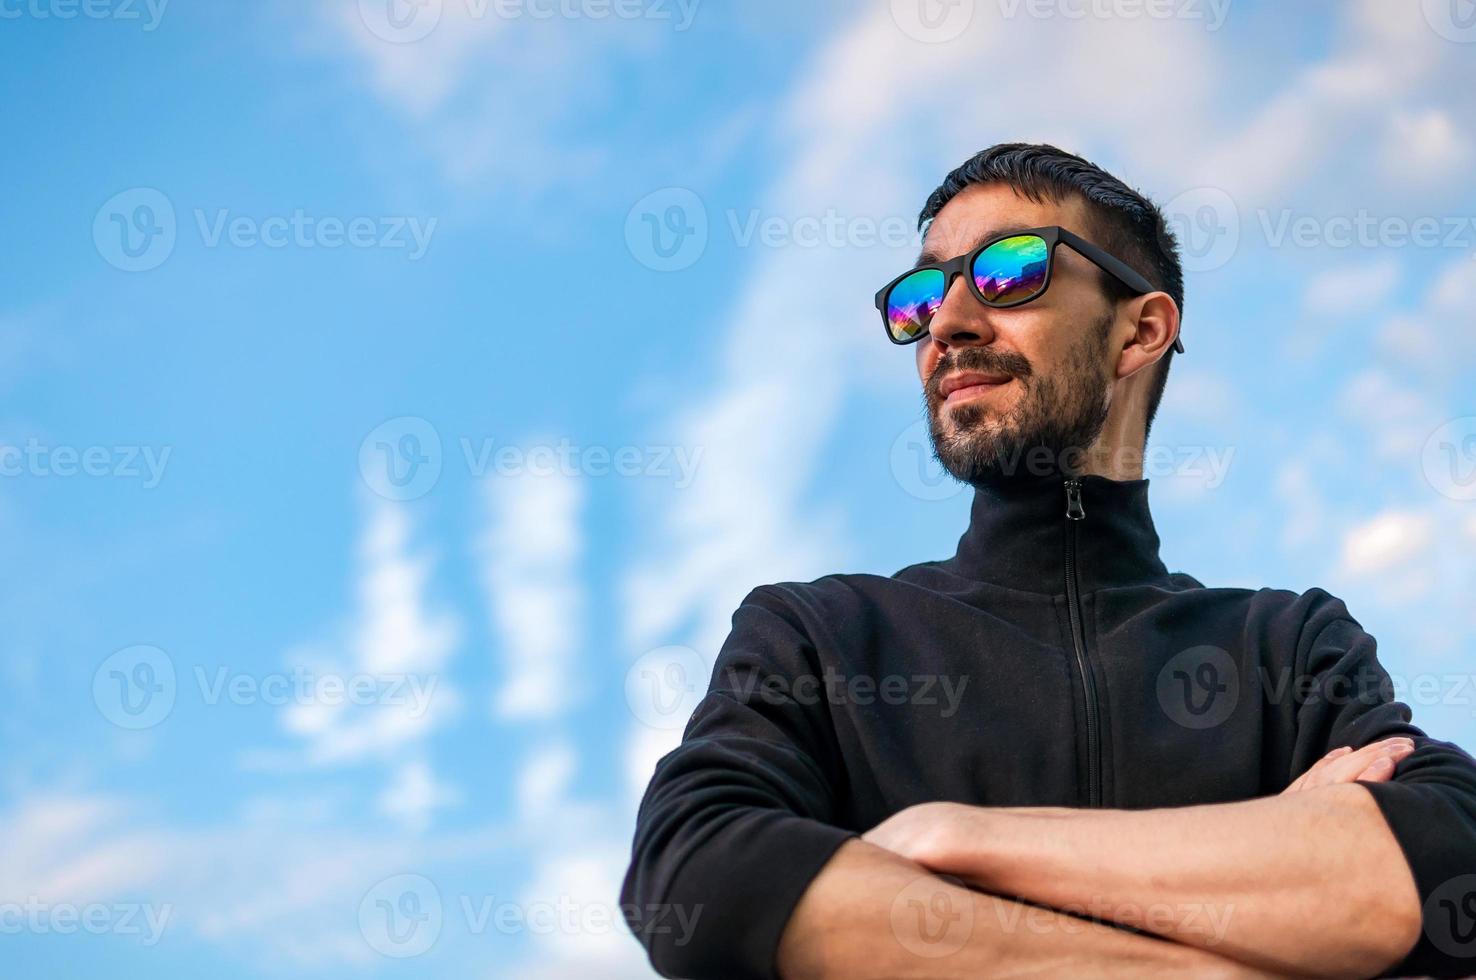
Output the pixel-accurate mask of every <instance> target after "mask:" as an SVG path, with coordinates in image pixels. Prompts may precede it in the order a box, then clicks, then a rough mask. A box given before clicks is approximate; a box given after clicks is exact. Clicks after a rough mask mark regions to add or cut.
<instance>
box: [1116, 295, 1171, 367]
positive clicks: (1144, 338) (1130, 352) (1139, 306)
mask: <svg viewBox="0 0 1476 980" xmlns="http://www.w3.org/2000/svg"><path fill="white" fill-rule="evenodd" d="M1122 312H1123V315H1124V316H1126V318H1127V322H1128V323H1129V324H1130V325H1131V326H1132V327H1133V329H1132V331H1131V332H1130V333H1128V334H1127V336H1126V339H1125V340H1124V341H1123V345H1122V351H1121V353H1120V355H1119V356H1118V358H1117V377H1118V379H1119V380H1121V379H1122V378H1128V377H1131V376H1132V375H1134V374H1137V373H1138V372H1139V371H1141V370H1143V369H1144V368H1146V367H1149V366H1150V365H1153V364H1156V363H1158V360H1159V358H1161V357H1163V355H1164V354H1166V353H1168V352H1169V351H1170V350H1172V349H1173V346H1174V339H1175V338H1176V337H1178V336H1179V308H1178V306H1176V305H1175V304H1174V300H1173V297H1172V296H1170V295H1169V294H1168V293H1165V292H1157V293H1145V294H1144V295H1142V296H1135V297H1133V298H1132V299H1130V300H1127V301H1125V304H1124V309H1123V311H1122Z"/></svg>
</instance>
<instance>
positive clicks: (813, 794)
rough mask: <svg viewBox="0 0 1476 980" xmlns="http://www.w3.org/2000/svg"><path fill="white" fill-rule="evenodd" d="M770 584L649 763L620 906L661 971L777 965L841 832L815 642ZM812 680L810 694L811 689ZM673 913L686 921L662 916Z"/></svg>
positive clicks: (674, 973)
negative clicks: (671, 742) (666, 747)
mask: <svg viewBox="0 0 1476 980" xmlns="http://www.w3.org/2000/svg"><path fill="white" fill-rule="evenodd" d="M782 595H783V593H782V592H781V591H780V590H779V589H778V588H777V587H773V586H763V587H760V588H758V589H755V590H754V591H752V592H751V593H749V595H748V597H747V598H746V599H744V601H743V603H742V604H741V605H740V606H739V608H738V610H737V612H735V613H734V614H733V629H732V632H731V633H730V634H729V636H728V638H727V640H726V641H725V642H724V644H723V647H722V649H721V651H720V652H719V654H718V658H717V663H716V664H715V666H714V670H713V676H712V681H711V684H710V685H709V687H708V690H707V693H706V695H705V696H704V697H703V699H702V701H701V702H700V703H699V704H698V705H697V708H696V710H695V711H694V712H693V713H692V718H691V720H690V721H689V722H688V723H687V727H686V730H685V732H684V733H683V737H682V743H681V745H680V746H678V747H677V748H676V749H674V750H673V751H672V752H670V753H669V754H667V755H666V756H665V757H663V758H662V759H661V761H660V762H659V763H657V765H656V771H655V774H654V775H653V776H652V778H651V783H650V785H649V786H648V787H647V789H646V793H645V797H644V798H643V799H642V801H641V807H640V813H639V816H638V817H637V822H636V831H635V841H634V845H633V847H632V854H631V862H630V867H629V870H628V871H627V872H626V876H625V882H624V885H623V887H622V889H621V896H620V900H621V908H622V910H623V911H624V913H625V916H626V921H627V923H628V924H629V925H630V928H631V931H632V932H633V933H635V935H636V937H637V938H638V939H639V940H640V941H641V943H642V944H643V945H644V946H645V947H646V950H647V953H648V954H649V956H650V958H651V964H652V965H653V966H654V967H655V968H656V969H657V970H658V971H659V972H660V973H661V974H662V975H663V976H668V977H688V978H702V977H724V978H727V977H744V978H747V977H752V978H764V980H768V978H772V977H776V976H777V973H776V971H775V965H774V959H775V954H776V952H777V949H778V945H779V938H780V936H781V934H782V933H783V931H784V927H785V924H786V923H787V922H788V920H789V916H790V913H791V912H792V911H793V909H794V906H795V904H796V903H797V902H798V901H799V899H800V896H801V895H802V894H803V893H804V891H805V889H806V887H808V885H809V883H810V881H811V880H812V879H813V878H814V877H815V875H816V874H818V873H819V871H820V869H821V867H823V866H824V865H825V863H826V862H827V861H828V860H829V859H830V857H831V856H832V855H833V854H834V853H835V851H836V849H837V848H839V847H840V845H841V844H842V843H844V842H845V841H846V839H848V838H850V837H853V836H856V835H855V833H854V832H852V831H848V830H844V829H841V828H839V827H836V826H834V825H833V822H834V820H835V817H836V808H837V805H836V800H837V792H838V790H837V782H838V781H840V780H843V779H844V769H843V766H842V765H841V761H840V758H839V752H838V749H837V746H836V740H835V732H834V728H833V725H832V723H831V720H830V715H829V712H828V710H827V704H826V700H825V698H824V697H823V696H822V695H823V687H820V686H818V685H817V683H816V682H817V681H819V680H820V679H821V673H820V670H819V667H818V662H817V657H816V654H815V650H814V648H813V646H812V644H811V643H810V641H809V640H808V639H807V637H806V635H805V633H804V630H803V628H802V627H801V626H800V624H799V623H798V621H797V620H796V619H795V617H794V614H793V612H792V611H791V610H790V609H789V608H788V606H787V605H786V604H785V602H784V601H783V599H782ZM812 694H813V696H811V695H812ZM674 922H685V923H687V924H688V927H687V928H685V929H676V928H662V926H663V925H670V924H671V923H674Z"/></svg>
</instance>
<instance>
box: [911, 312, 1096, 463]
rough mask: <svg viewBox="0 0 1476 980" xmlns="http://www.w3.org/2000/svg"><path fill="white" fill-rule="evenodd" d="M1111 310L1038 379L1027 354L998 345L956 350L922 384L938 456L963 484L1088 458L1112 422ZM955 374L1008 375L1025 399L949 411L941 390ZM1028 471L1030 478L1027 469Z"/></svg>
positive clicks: (935, 455) (934, 449)
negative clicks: (1106, 360) (1071, 457)
mask: <svg viewBox="0 0 1476 980" xmlns="http://www.w3.org/2000/svg"><path fill="white" fill-rule="evenodd" d="M1113 315H1114V314H1113V311H1111V310H1108V311H1107V313H1106V314H1105V315H1104V316H1103V317H1102V318H1101V319H1099V320H1098V321H1097V322H1096V323H1095V324H1093V325H1092V326H1091V328H1089V329H1087V330H1085V331H1083V332H1082V334H1081V336H1080V339H1078V340H1077V341H1076V343H1075V344H1074V345H1073V346H1072V347H1071V349H1070V350H1069V351H1067V355H1066V357H1065V359H1064V361H1063V363H1062V366H1061V368H1060V369H1059V370H1058V371H1056V372H1055V373H1053V374H1052V375H1051V376H1049V377H1045V376H1041V375H1037V374H1036V373H1035V372H1034V370H1033V369H1032V368H1031V366H1030V362H1029V361H1028V360H1026V358H1025V357H1024V355H1022V354H1019V353H1017V352H1014V351H999V350H995V349H994V348H992V347H956V348H954V349H953V350H952V351H951V352H950V353H948V354H946V355H944V357H943V358H942V359H940V360H939V361H938V364H937V367H936V368H935V369H934V370H933V373H932V374H931V375H930V376H929V377H928V381H927V383H926V384H925V385H924V386H923V398H924V401H925V402H926V403H927V409H928V432H929V434H930V435H931V436H932V442H933V456H934V457H935V458H936V459H937V460H938V462H939V464H940V465H942V467H943V468H944V469H945V470H947V471H948V472H949V473H951V474H952V475H953V477H954V478H955V479H957V480H960V481H962V482H964V483H968V484H972V485H975V486H977V485H979V484H980V483H983V482H987V481H991V480H999V479H1005V478H1009V477H1014V476H1021V477H1024V476H1041V475H1045V474H1046V473H1058V472H1063V471H1064V466H1063V461H1064V460H1065V457H1066V456H1067V455H1068V454H1077V455H1079V457H1080V458H1085V455H1086V453H1087V451H1088V450H1089V449H1090V448H1091V446H1092V444H1093V443H1095V442H1096V441H1097V437H1098V436H1100V435H1101V434H1102V427H1103V426H1104V425H1105V424H1106V422H1107V410H1108V381H1107V378H1106V376H1105V375H1104V374H1103V372H1102V358H1103V357H1104V356H1105V354H1106V341H1107V335H1108V332H1109V330H1110V329H1111V326H1112V320H1113ZM955 371H980V372H983V373H986V374H994V375H1007V376H1009V377H1010V378H1012V379H1013V381H1012V382H1011V383H1012V384H1018V385H1020V386H1021V389H1022V390H1021V393H1020V396H1019V397H1018V398H1016V399H1015V403H1014V405H1013V406H1011V407H1010V408H1009V409H1007V410H1005V411H1003V412H1001V411H999V410H998V409H993V408H990V407H989V406H987V405H984V404H980V403H978V402H964V403H963V404H961V405H959V406H957V407H955V408H952V409H946V411H947V413H948V420H947V422H945V421H944V418H943V413H944V411H945V408H944V397H943V393H942V391H941V390H939V384H940V383H941V382H942V380H943V378H945V377H946V376H948V375H949V374H952V373H954V372H955ZM1027 469H1028V470H1029V472H1028V473H1027V472H1026V470H1027Z"/></svg>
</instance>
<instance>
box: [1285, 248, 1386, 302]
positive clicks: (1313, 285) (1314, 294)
mask: <svg viewBox="0 0 1476 980" xmlns="http://www.w3.org/2000/svg"><path fill="white" fill-rule="evenodd" d="M1399 280H1400V268H1399V262H1398V261H1397V260H1395V259H1394V258H1392V257H1385V258H1379V259H1374V260H1372V261H1368V262H1360V263H1356V264H1353V265H1346V266H1335V267H1333V268H1330V269H1327V270H1325V271H1323V272H1319V273H1318V274H1317V275H1315V276H1313V277H1312V280H1311V281H1310V282H1309V283H1308V284H1307V289H1306V292H1305V293H1304V294H1303V295H1302V308H1303V309H1305V310H1306V311H1307V312H1309V313H1313V314H1316V315H1318V316H1345V315H1347V314H1350V313H1359V312H1364V311H1367V310H1368V309H1369V308H1370V307H1373V306H1377V305H1378V304H1379V303H1382V302H1384V301H1385V300H1386V299H1388V298H1389V296H1390V295H1391V294H1392V293H1393V291H1394V287H1395V286H1397V285H1398V284H1399Z"/></svg>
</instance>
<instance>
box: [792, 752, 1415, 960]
mask: <svg viewBox="0 0 1476 980" xmlns="http://www.w3.org/2000/svg"><path fill="white" fill-rule="evenodd" d="M1413 747H1414V746H1413V743H1412V742H1411V741H1410V740H1409V739H1407V738H1394V739H1386V740H1384V741H1381V742H1375V743H1372V744H1370V745H1368V746H1365V747H1363V748H1361V749H1358V750H1356V751H1351V750H1348V749H1346V748H1343V749H1336V750H1334V751H1333V752H1331V753H1329V754H1328V755H1327V756H1325V757H1324V758H1323V759H1322V760H1320V761H1319V762H1318V763H1317V764H1316V765H1314V766H1313V767H1312V768H1311V769H1309V770H1308V771H1307V772H1306V773H1305V774H1303V776H1302V777H1301V778H1299V779H1298V780H1297V781H1296V782H1295V783H1293V784H1292V785H1291V786H1289V787H1288V788H1287V790H1286V791H1285V792H1283V793H1282V794H1281V795H1279V796H1274V797H1267V798H1263V799H1257V800H1249V801H1245V802H1239V803H1226V804H1215V805H1208V806H1193V807H1182V808H1174V809H1162V810H1139V811H1124V810H1072V809H1057V808H991V807H971V806H965V805H962V804H950V803H931V804H923V805H921V806H916V807H911V808H909V809H907V810H904V811H902V812H901V813H899V814H897V815H896V816H894V817H892V818H891V819H889V820H887V821H885V822H883V823H882V824H880V825H878V826H877V827H875V828H873V829H872V830H871V831H869V832H868V833H866V834H865V835H864V836H863V838H862V840H860V841H850V842H848V843H847V844H845V845H844V846H842V848H841V849H840V850H839V851H837V852H836V855H835V857H834V858H833V859H832V860H831V861H830V863H828V864H827V865H826V866H825V868H824V869H823V870H822V871H821V873H820V874H819V875H818V876H817V877H816V879H815V880H814V882H813V883H812V884H811V886H810V888H809V889H808V890H807V891H806V892H805V895H804V897H803V898H802V899H801V900H800V902H799V904H798V905H797V906H796V908H795V911H794V913H793V915H792V916H791V918H790V921H789V924H788V926H787V927H786V929H785V931H784V934H783V938H782V940H781V942H780V946H779V957H778V965H779V969H780V972H781V974H782V975H783V976H784V977H785V978H786V980H800V978H810V977H829V976H847V977H852V976H855V977H864V976H887V977H911V976H930V977H939V976H960V977H962V976H978V975H980V974H981V972H986V971H987V972H988V973H989V974H991V975H1015V974H1025V975H1031V974H1036V973H1038V974H1041V975H1058V974H1060V973H1061V972H1063V971H1070V972H1078V973H1079V972H1091V973H1092V974H1093V975H1106V976H1113V975H1123V976H1154V975H1168V974H1170V973H1172V974H1174V975H1181V974H1183V973H1184V972H1186V971H1188V972H1192V973H1193V974H1195V975H1211V976H1248V977H1249V976H1374V975H1377V974H1379V973H1381V972H1383V971H1384V970H1386V969H1388V968H1389V967H1391V966H1392V965H1393V964H1395V963H1397V962H1399V961H1400V960H1401V959H1402V958H1403V956H1404V955H1405V954H1406V953H1407V952H1408V951H1409V949H1410V948H1411V947H1412V946H1413V945H1414V943H1415V941H1416V939H1417V938H1418V935H1419V930H1420V902H1419V897H1418V892H1417V890H1416V887H1415V883H1414V880H1413V877H1412V875H1411V872H1410V869H1409V867H1408V865H1407V863H1406V861H1405V859H1404V856H1403V854H1402V852H1401V850H1400V847H1399V845H1398V843H1397V842H1396V841H1395V839H1394V837H1393V835H1392V834H1391V833H1390V831H1389V828H1388V825H1387V823H1386V822H1385V820H1384V818H1383V816H1382V815H1381V813H1380V812H1379V809H1378V806H1377V804H1376V803H1375V802H1374V800H1373V798H1372V796H1371V795H1370V794H1369V792H1368V791H1367V790H1365V789H1364V788H1363V787H1361V786H1359V785H1356V783H1355V781H1357V780H1361V781H1364V782H1383V781H1387V780H1388V779H1390V778H1391V777H1392V775H1393V773H1394V767H1395V763H1396V762H1398V760H1400V759H1402V758H1404V757H1405V756H1407V755H1408V754H1409V753H1410V752H1411V751H1412V750H1413ZM945 876H946V877H945ZM949 878H956V879H960V880H961V881H962V882H963V883H964V884H954V883H953V882H952V881H950V880H949ZM965 886H967V887H965ZM1084 917H1089V918H1090V919H1097V920H1102V921H1104V922H1111V923H1116V924H1118V925H1121V926H1127V927H1130V928H1131V929H1133V930H1139V931H1135V932H1130V931H1127V930H1124V929H1118V928H1113V927H1112V926H1110V925H1103V924H1101V923H1099V922H1092V921H1088V920H1087V918H1084ZM929 919H936V920H937V921H933V922H931V923H930V922H929ZM950 930H951V935H950ZM1073 968H1074V969H1073Z"/></svg>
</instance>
